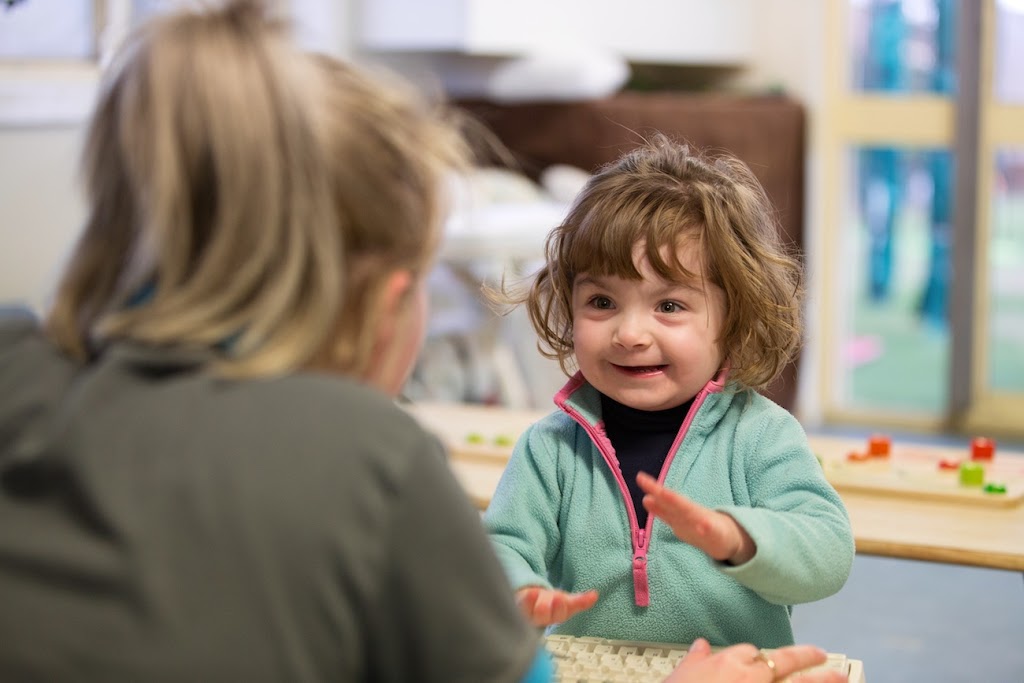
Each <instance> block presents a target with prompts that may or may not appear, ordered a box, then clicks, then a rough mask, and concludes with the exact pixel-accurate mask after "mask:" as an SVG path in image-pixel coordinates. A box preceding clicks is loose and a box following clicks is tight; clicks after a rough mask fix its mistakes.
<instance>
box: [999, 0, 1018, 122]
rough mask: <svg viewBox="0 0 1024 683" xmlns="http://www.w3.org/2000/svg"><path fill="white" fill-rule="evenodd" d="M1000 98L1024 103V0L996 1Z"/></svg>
mask: <svg viewBox="0 0 1024 683" xmlns="http://www.w3.org/2000/svg"><path fill="white" fill-rule="evenodd" d="M995 63H996V73H995V86H996V98H997V99H999V100H1001V101H1002V102H1005V103H1006V104H1024V74H1022V73H1021V69H1020V65H1021V64H1024V0H998V2H997V3H996V55H995Z"/></svg>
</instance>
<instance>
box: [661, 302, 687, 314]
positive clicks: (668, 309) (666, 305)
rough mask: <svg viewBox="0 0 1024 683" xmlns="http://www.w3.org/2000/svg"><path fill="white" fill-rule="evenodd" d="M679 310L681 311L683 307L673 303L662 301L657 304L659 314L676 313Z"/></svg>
mask: <svg viewBox="0 0 1024 683" xmlns="http://www.w3.org/2000/svg"><path fill="white" fill-rule="evenodd" d="M681 310H683V307H682V306H680V305H679V304H677V303H676V302H675V301H662V302H661V303H660V304H658V312H659V313H678V312H679V311H681Z"/></svg>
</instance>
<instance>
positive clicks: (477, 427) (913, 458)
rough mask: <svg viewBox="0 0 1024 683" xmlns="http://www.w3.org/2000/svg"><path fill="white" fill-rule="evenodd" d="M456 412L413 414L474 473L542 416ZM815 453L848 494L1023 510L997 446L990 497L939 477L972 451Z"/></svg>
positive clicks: (862, 443) (1015, 460)
mask: <svg viewBox="0 0 1024 683" xmlns="http://www.w3.org/2000/svg"><path fill="white" fill-rule="evenodd" d="M450 412H452V409H451V407H448V406H444V405H437V406H430V405H424V406H416V407H415V409H414V413H415V414H417V415H418V416H419V417H420V418H421V419H422V420H423V422H424V423H425V424H427V425H429V426H430V428H431V429H432V430H433V431H435V432H436V433H437V434H438V436H439V437H440V438H441V440H442V441H443V442H444V443H445V445H446V446H447V448H448V450H449V453H450V454H451V457H452V459H453V460H456V461H459V462H461V463H465V464H466V465H467V466H470V465H471V464H473V463H476V464H479V465H485V464H488V463H490V464H497V465H499V466H504V463H505V462H507V460H508V458H509V456H510V455H511V454H512V447H513V445H514V444H515V440H516V439H517V438H518V437H519V435H520V434H522V433H523V432H524V431H525V430H526V428H527V427H529V425H530V424H532V423H533V421H535V420H536V419H539V418H540V417H542V416H543V415H544V413H539V412H537V413H535V412H533V411H521V412H511V411H500V410H494V409H488V408H482V407H460V408H459V409H458V413H459V418H460V419H458V420H454V421H453V420H452V419H451V416H450V415H449V413H450ZM809 441H810V445H811V450H812V451H813V452H814V453H815V454H816V455H817V456H818V457H819V458H820V459H821V462H822V469H823V470H824V472H825V477H826V478H827V479H828V480H829V482H830V483H831V484H832V485H833V486H834V487H835V488H836V490H837V491H839V492H840V493H841V492H843V491H851V492H854V491H855V492H859V493H869V494H875V495H882V496H892V497H896V498H904V499H925V500H933V501H939V502H949V503H964V504H970V505H977V506H983V507H989V508H1005V507H1015V506H1017V505H1021V504H1022V503H1024V455H1022V454H1019V453H1002V452H1000V450H999V448H998V446H997V448H996V455H995V458H994V460H993V461H992V462H990V463H986V464H985V482H986V483H988V482H998V483H1000V484H1003V485H1004V486H1005V487H1006V493H1001V494H995V493H985V492H983V491H982V489H981V488H980V487H967V486H961V485H960V480H959V472H958V471H957V470H955V469H954V470H940V469H939V462H940V461H942V460H954V461H962V460H967V459H968V458H969V451H968V447H967V446H964V447H963V448H962V449H961V448H953V447H946V446H932V445H920V444H913V443H905V442H902V441H899V440H893V441H892V447H891V454H890V456H889V457H888V458H872V459H870V460H866V461H863V462H850V461H848V460H847V457H846V456H847V455H848V454H849V453H851V452H855V451H857V452H863V451H865V450H866V449H867V439H849V438H841V437H829V436H811V437H810V438H809Z"/></svg>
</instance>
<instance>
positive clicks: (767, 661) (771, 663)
mask: <svg viewBox="0 0 1024 683" xmlns="http://www.w3.org/2000/svg"><path fill="white" fill-rule="evenodd" d="M754 661H755V662H764V665H765V666H767V667H768V671H770V672H771V674H772V678H773V679H774V678H775V660H773V659H772V658H771V657H769V656H768V655H766V654H765V653H763V652H761V651H758V653H757V654H756V655H754Z"/></svg>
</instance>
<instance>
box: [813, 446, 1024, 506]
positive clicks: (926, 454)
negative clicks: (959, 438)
mask: <svg viewBox="0 0 1024 683" xmlns="http://www.w3.org/2000/svg"><path fill="white" fill-rule="evenodd" d="M810 441H811V447H812V449H813V450H814V451H815V454H816V455H818V456H819V457H820V458H821V460H822V469H823V470H824V472H825V477H826V478H827V479H828V480H829V482H830V483H831V484H832V485H833V486H834V487H835V488H836V490H837V491H839V492H840V493H842V492H843V491H857V492H862V493H872V494H879V495H892V496H898V497H902V498H922V499H930V500H938V501H944V502H950V503H966V504H972V505H983V506H988V507H1013V506H1016V505H1020V504H1021V503H1022V502H1024V458H1022V457H1021V456H1020V455H1016V454H1001V453H1000V452H999V450H998V447H997V449H996V455H995V458H994V459H993V460H992V461H991V462H986V463H982V464H983V466H984V469H985V482H984V483H986V484H987V483H990V482H991V483H999V484H1002V485H1003V486H1005V487H1006V492H1005V493H986V492H985V491H984V490H983V488H982V487H979V486H963V485H961V484H960V475H959V471H958V470H957V469H951V470H943V469H940V467H939V463H940V462H941V461H943V460H949V461H966V460H969V453H968V448H967V447H966V446H965V447H964V448H963V449H962V450H961V449H957V448H948V447H936V446H923V445H915V444H907V443H902V442H899V441H894V442H893V443H892V449H891V453H890V455H889V457H887V458H870V459H868V460H864V461H850V460H849V459H847V455H848V454H849V453H851V452H855V451H856V452H863V451H865V450H866V449H867V442H866V440H865V441H864V442H860V441H854V440H842V439H830V438H825V437H817V438H816V437H812V438H811V439H810Z"/></svg>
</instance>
